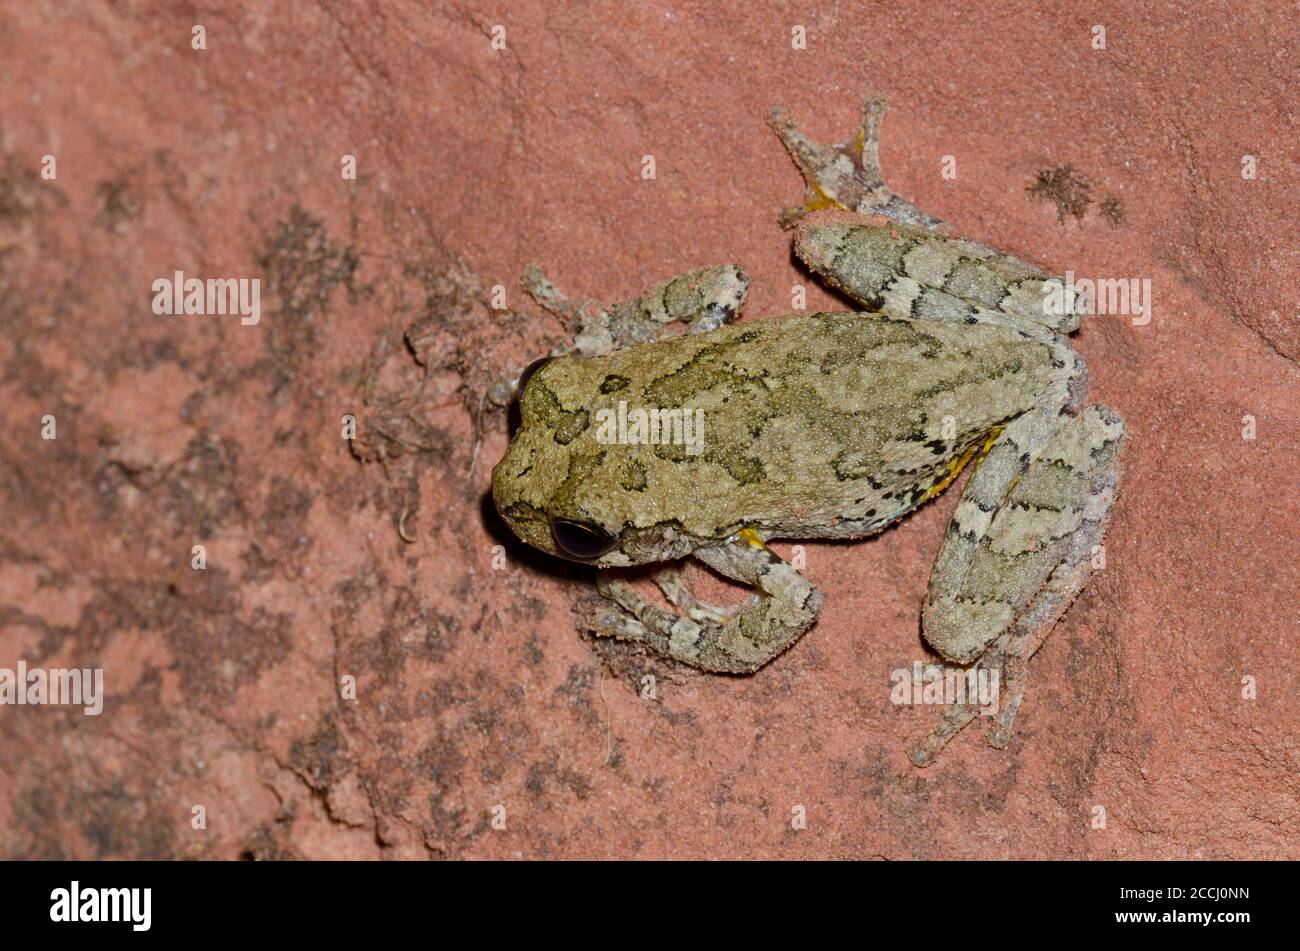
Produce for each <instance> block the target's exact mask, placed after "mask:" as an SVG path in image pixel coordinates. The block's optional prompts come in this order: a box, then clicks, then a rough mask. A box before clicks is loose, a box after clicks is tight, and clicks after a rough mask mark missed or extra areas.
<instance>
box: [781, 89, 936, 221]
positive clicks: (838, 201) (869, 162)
mask: <svg viewBox="0 0 1300 951" xmlns="http://www.w3.org/2000/svg"><path fill="white" fill-rule="evenodd" d="M884 117H885V100H883V99H879V98H872V99H868V100H867V101H866V102H865V103H863V106H862V128H861V130H859V132H858V134H857V135H856V136H855V137H854V138H853V139H852V140H851V141H849V142H841V143H839V144H836V145H821V144H819V143H817V142H814V141H813V140H812V139H810V138H808V136H806V135H804V133H803V132H802V131H800V130H799V127H798V126H796V125H795V123H794V120H793V119H792V118H791V117H790V114H789V113H787V112H786V111H785V109H783V108H781V107H780V106H777V107H775V108H773V109H772V110H771V111H770V112H769V113H768V115H767V124H768V125H769V126H771V127H772V131H773V132H775V133H776V134H777V136H779V137H780V139H781V143H782V144H783V145H784V146H785V148H786V151H788V152H789V153H790V157H791V158H792V159H794V164H795V165H797V166H798V167H799V171H800V172H802V173H803V177H804V179H805V180H806V181H807V183H808V191H807V197H806V199H805V201H804V203H803V204H802V205H800V206H798V207H797V208H789V209H787V210H786V211H785V212H783V213H782V215H781V227H783V228H793V227H794V226H795V225H796V224H798V223H799V220H800V219H801V218H803V216H804V215H806V214H808V213H810V212H813V211H820V210H823V209H827V208H843V209H844V210H846V211H855V212H858V213H860V214H877V215H884V216H886V217H888V218H892V219H894V220H895V221H900V222H903V223H904V224H912V225H924V226H926V227H935V226H936V225H938V224H940V221H939V219H938V218H935V217H933V216H931V215H927V214H926V213H925V212H923V211H921V209H919V208H917V207H916V206H915V205H913V204H911V203H910V202H906V201H904V200H903V199H901V198H899V197H898V196H897V195H895V194H894V193H893V192H891V191H890V190H889V186H887V185H886V184H885V176H884V174H883V173H882V172H881V170H880V138H879V133H880V123H881V121H882V120H883V119H884Z"/></svg>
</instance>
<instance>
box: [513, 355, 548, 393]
mask: <svg viewBox="0 0 1300 951" xmlns="http://www.w3.org/2000/svg"><path fill="white" fill-rule="evenodd" d="M553 359H555V358H554V357H540V358H539V359H537V360H534V361H533V362H532V363H530V364H528V366H526V367H524V371H523V372H522V373H520V374H519V382H518V383H516V384H515V399H520V398H521V397H522V396H523V395H524V387H525V386H527V385H528V381H529V380H531V379H532V378H533V374H534V373H536V372H537V371H538V370H540V369H541V368H542V367H543V366H545V365H546V364H547V363H550V362H551V360H553Z"/></svg>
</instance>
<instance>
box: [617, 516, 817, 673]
mask: <svg viewBox="0 0 1300 951" xmlns="http://www.w3.org/2000/svg"><path fill="white" fill-rule="evenodd" d="M694 554H695V557H696V558H698V559H699V560H700V561H702V562H704V563H705V564H706V565H708V566H709V567H710V568H713V569H714V570H715V571H717V572H718V573H719V574H721V575H723V576H724V577H727V578H730V579H732V580H733V581H739V582H741V583H743V584H747V585H750V586H752V587H755V588H757V589H758V590H759V591H761V592H762V596H760V597H759V598H758V599H757V600H756V601H753V602H752V603H750V604H747V605H745V606H743V607H742V608H740V609H739V610H728V609H719V608H713V607H712V606H709V605H702V604H701V603H700V602H696V601H694V599H693V597H692V598H691V600H690V602H689V603H688V604H685V605H683V606H686V607H688V613H690V614H691V615H693V616H691V617H687V616H683V615H681V614H677V613H676V612H674V611H668V610H665V609H664V608H661V607H659V606H658V605H656V604H654V603H652V602H651V601H649V600H648V599H647V598H645V597H644V596H643V595H642V594H641V593H640V592H639V591H637V590H636V589H635V588H633V587H632V586H631V585H630V584H628V583H627V582H625V581H623V580H621V579H618V578H615V577H613V576H612V575H611V573H610V572H608V571H602V572H600V573H599V574H598V576H597V586H598V589H599V591H600V593H601V594H602V595H604V596H605V597H607V598H609V599H610V600H612V601H614V602H615V603H616V604H617V605H618V606H619V607H620V608H622V609H623V611H626V612H628V614H630V615H631V617H628V615H625V614H622V613H621V612H617V611H615V612H610V613H609V615H608V616H607V617H606V618H604V621H603V623H602V624H601V625H600V629H598V630H597V633H598V634H603V635H607V636H615V637H621V638H626V639H631V640H639V641H643V642H644V643H645V644H646V645H647V646H649V647H650V648H652V649H653V650H655V651H657V652H658V653H660V654H663V655H665V656H667V657H671V658H673V659H674V660H679V661H681V662H682V663H685V664H690V665H691V666H693V667H699V668H701V669H702V670H708V671H714V672H718V673H751V672H753V671H755V670H757V669H758V668H760V667H762V666H763V665H764V664H766V663H767V662H768V661H770V660H771V659H772V658H773V657H775V656H776V655H777V654H780V653H781V652H782V651H784V650H785V649H786V648H788V647H789V646H790V645H792V644H793V643H794V642H795V641H796V640H798V639H799V636H800V635H801V634H803V632H804V631H806V630H808V628H809V627H811V626H812V624H813V622H814V621H816V620H817V615H818V612H819V611H820V610H821V601H822V596H821V592H819V591H818V590H817V589H816V588H814V587H813V586H812V585H811V584H810V583H809V582H808V579H806V578H805V577H804V576H803V575H801V574H800V573H799V572H798V570H797V569H795V568H793V567H792V566H791V565H789V564H788V563H786V562H785V561H784V560H782V559H781V557H780V556H779V555H777V554H776V552H774V551H773V550H772V549H771V548H768V547H767V545H765V544H764V543H763V541H762V539H761V538H760V537H759V536H758V534H757V533H756V532H753V531H750V530H747V531H744V532H741V533H740V534H739V535H738V536H736V538H735V539H734V540H732V541H731V542H729V543H728V544H726V545H722V546H719V547H715V548H702V549H699V550H697V551H696V552H695V553H694ZM667 593H669V597H670V599H671V600H677V598H676V597H675V596H674V594H673V593H671V592H667ZM690 606H694V607H695V608H696V610H689V608H690Z"/></svg>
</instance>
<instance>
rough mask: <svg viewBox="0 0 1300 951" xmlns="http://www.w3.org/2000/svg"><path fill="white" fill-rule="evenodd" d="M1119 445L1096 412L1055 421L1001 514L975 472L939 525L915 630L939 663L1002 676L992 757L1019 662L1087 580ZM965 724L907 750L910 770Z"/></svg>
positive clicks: (1009, 715)
mask: <svg viewBox="0 0 1300 951" xmlns="http://www.w3.org/2000/svg"><path fill="white" fill-rule="evenodd" d="M1123 436H1124V424H1123V422H1122V421H1121V419H1120V418H1119V416H1118V415H1117V414H1116V413H1115V412H1114V411H1113V410H1111V409H1109V408H1107V407H1105V406H1101V405H1093V406H1089V407H1087V408H1086V409H1084V410H1083V412H1082V413H1080V414H1079V415H1078V416H1077V417H1074V418H1070V417H1065V418H1063V419H1062V421H1061V424H1060V426H1059V428H1058V429H1057V430H1056V431H1055V432H1054V433H1053V434H1052V436H1051V438H1050V439H1049V440H1048V441H1047V443H1046V444H1045V445H1044V446H1043V448H1042V450H1041V452H1039V453H1037V455H1036V458H1034V459H1033V461H1032V462H1031V463H1030V464H1029V465H1028V466H1027V467H1026V468H1025V469H1024V471H1023V474H1022V475H1020V476H1019V477H1017V478H1015V479H1013V480H1012V481H1011V482H1010V484H1009V486H1008V487H1007V489H1006V491H1005V493H1004V496H1003V498H1002V499H1001V500H1000V503H999V504H994V505H989V504H988V503H987V500H986V499H985V498H983V497H981V495H980V487H977V486H976V485H975V483H976V481H977V479H978V478H979V476H980V474H981V472H980V471H977V472H976V473H975V475H974V476H972V478H971V484H970V485H968V486H967V491H966V494H964V495H963V497H962V501H961V503H960V504H959V506H958V510H957V513H956V514H955V515H954V517H953V521H952V523H951V524H950V525H949V528H948V534H947V536H946V537H945V539H944V544H943V548H942V549H941V551H940V553H939V558H938V560H937V561H936V563H935V568H934V573H933V575H932V576H931V579H930V591H929V593H928V595H927V599H926V605H925V610H924V612H923V615H922V627H923V630H924V633H925V638H926V640H927V641H928V642H929V643H930V645H931V646H932V647H934V648H935V649H936V650H937V651H938V652H939V653H940V654H942V655H943V656H944V657H945V658H946V659H947V660H949V661H951V662H953V663H956V664H963V665H964V664H970V663H971V662H972V661H974V662H975V666H976V667H977V668H985V669H989V670H998V671H999V672H1000V676H1001V692H1002V694H1003V696H1002V699H1001V702H1000V704H999V711H998V715H997V719H996V721H995V724H994V728H993V732H992V734H991V736H990V741H991V742H992V744H993V745H994V746H996V747H999V748H1002V747H1005V746H1006V745H1007V743H1008V742H1009V740H1010V736H1011V726H1012V721H1013V720H1014V718H1015V715H1016V711H1017V710H1018V709H1019V707H1020V702H1021V699H1022V698H1023V695H1024V667H1025V664H1026V662H1027V661H1028V660H1029V658H1030V657H1032V656H1033V654H1034V653H1035V652H1036V651H1037V650H1038V648H1039V647H1040V646H1041V645H1042V643H1043V641H1044V640H1045V639H1046V638H1047V635H1048V634H1049V633H1050V632H1051V629H1052V626H1053V625H1054V624H1055V623H1056V621H1057V619H1058V618H1060V616H1061V615H1062V614H1063V613H1064V612H1065V609H1066V608H1067V607H1069V605H1070V602H1071V601H1072V600H1073V599H1074V598H1075V596H1076V595H1078V593H1079V592H1080V591H1081V590H1083V587H1084V586H1085V585H1086V584H1087V582H1088V579H1089V578H1090V577H1091V574H1092V560H1093V557H1094V549H1095V546H1097V545H1099V544H1100V543H1101V538H1102V535H1103V533H1104V531H1105V526H1106V520H1107V518H1108V516H1109V513H1110V509H1111V505H1112V504H1113V502H1114V497H1115V490H1116V487H1117V485H1118V481H1119V451H1120V447H1121V444H1122V442H1123ZM981 469H983V466H981ZM995 475H996V474H995ZM999 481H1000V480H999ZM973 488H974V489H975V491H972V489H973ZM983 488H984V489H985V490H987V485H986V486H984V487H983ZM990 514H991V516H992V517H991V518H989V515H990ZM974 715H975V714H974V713H972V712H971V710H970V709H969V708H965V709H963V708H962V707H956V708H954V709H953V710H950V711H949V713H948V715H947V716H946V717H945V718H944V721H943V722H942V723H941V724H940V726H939V727H937V728H936V729H935V730H934V731H932V732H931V733H930V734H929V736H927V737H926V738H924V739H923V740H922V741H921V742H920V743H919V744H918V745H917V747H916V748H915V750H914V752H913V762H915V763H916V764H917V765H919V766H924V765H928V764H929V763H930V762H932V761H933V760H934V757H935V756H936V755H937V754H938V752H939V751H940V750H941V749H942V748H943V746H944V745H945V744H946V743H947V742H948V740H949V739H951V738H952V736H954V735H955V734H956V733H957V731H958V730H960V729H961V728H962V727H963V726H965V725H966V724H967V723H969V722H970V721H971V720H972V719H973V718H974Z"/></svg>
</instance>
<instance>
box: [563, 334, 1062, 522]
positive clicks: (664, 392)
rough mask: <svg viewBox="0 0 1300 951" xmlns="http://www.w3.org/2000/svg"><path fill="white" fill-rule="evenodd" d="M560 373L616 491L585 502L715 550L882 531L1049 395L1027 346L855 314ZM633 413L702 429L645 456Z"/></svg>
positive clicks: (588, 449) (586, 438) (587, 440)
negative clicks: (683, 419) (733, 540)
mask: <svg viewBox="0 0 1300 951" xmlns="http://www.w3.org/2000/svg"><path fill="white" fill-rule="evenodd" d="M561 359H562V360H563V361H564V362H565V363H566V364H568V366H567V368H565V369H564V370H563V372H559V371H560V370H561V368H560V367H557V368H556V371H557V372H553V373H548V374H547V380H548V383H547V385H548V387H550V390H551V392H553V394H554V397H555V398H556V400H557V401H558V406H560V407H563V408H564V409H566V410H569V411H578V410H579V408H582V409H585V410H586V416H585V421H586V422H587V423H588V425H587V426H586V427H585V428H584V429H583V430H582V432H580V433H578V434H576V435H575V437H574V439H573V443H572V444H571V445H570V446H569V448H570V450H573V451H575V452H577V453H578V454H580V455H585V456H587V457H588V458H590V459H591V462H592V464H593V465H594V466H595V467H597V468H598V469H599V470H601V471H603V472H604V473H605V474H606V475H607V476H611V477H610V478H588V479H587V480H586V486H585V487H584V486H583V485H574V486H571V487H570V488H571V490H572V492H573V493H574V495H573V500H574V501H575V502H578V503H579V504H580V505H582V496H584V495H587V496H589V498H588V499H587V500H586V504H585V505H583V507H586V508H590V509H592V510H593V511H594V510H601V511H603V512H604V513H605V514H607V515H614V516H618V515H619V514H621V513H619V512H616V511H612V509H615V508H617V507H618V506H619V505H620V504H624V505H626V513H625V514H626V518H625V521H626V522H629V523H632V524H639V525H647V526H648V525H653V524H655V523H656V522H658V521H670V520H671V521H674V522H676V523H678V525H679V526H680V528H681V529H683V530H685V531H687V532H689V533H690V534H692V535H696V536H700V537H709V538H715V537H721V536H723V535H725V534H727V533H729V532H731V531H734V530H735V529H736V528H737V527H739V526H740V525H757V526H760V527H763V528H765V529H767V530H769V531H771V532H772V533H773V534H774V535H775V536H777V537H827V536H843V535H855V534H866V533H868V532H870V531H873V530H876V529H878V528H879V527H881V526H883V525H885V524H887V523H888V522H889V521H892V520H893V519H894V518H896V517H898V515H900V514H902V513H904V512H906V511H908V510H910V509H911V508H914V507H915V506H916V505H917V504H919V502H920V501H921V500H923V499H924V498H927V497H928V496H929V495H930V494H933V493H934V492H935V491H936V490H937V488H939V487H941V486H942V485H943V484H945V482H946V480H947V479H948V478H949V477H950V476H951V475H952V474H953V473H954V469H955V468H956V467H957V466H958V464H959V462H961V461H964V459H966V458H969V456H970V454H971V452H973V451H975V449H976V448H977V447H978V446H979V445H981V444H982V443H983V442H984V440H985V439H986V437H987V436H988V434H989V433H990V432H992V431H994V430H995V429H996V428H997V427H999V426H1001V425H1004V424H1005V423H1006V422H1008V421H1009V420H1011V419H1014V418H1015V417H1017V416H1019V415H1020V414H1022V413H1024V412H1026V411H1027V410H1029V409H1030V408H1031V407H1033V406H1034V405H1036V403H1037V402H1038V400H1039V399H1040V398H1041V396H1042V394H1043V393H1044V392H1045V391H1046V390H1047V388H1048V387H1050V386H1051V383H1052V379H1053V376H1052V374H1053V371H1052V367H1051V361H1052V354H1051V350H1050V348H1049V347H1048V346H1047V345H1046V344H1044V343H1042V342H1039V341H1035V340H1031V339H1026V338H1025V337H1024V336H1023V335H1021V334H1019V333H1018V332H1017V331H1016V330H1014V329H1009V328H1007V327H1002V326H996V325H989V324H978V325H961V324H942V323H934V322H927V321H914V320H906V319H890V318H884V317H881V316H880V315H878V314H861V313H852V312H846V313H828V314H814V315H794V316H786V317H775V318H767V319H762V320H754V321H747V322H745V323H742V324H738V325H731V326H729V327H725V328H723V329H721V330H718V331H715V332H713V333H708V334H698V335H693V336H682V337H674V338H671V339H668V340H663V341H660V342H658V343H654V344H650V345H645V346H638V347H633V348H629V349H627V350H622V351H618V352H615V353H612V354H608V355H605V356H600V357H589V358H561ZM557 362H558V361H557ZM637 410H645V411H651V410H655V411H662V410H682V411H683V412H684V414H685V415H687V416H690V417H691V418H692V419H693V420H695V421H701V422H702V430H701V431H699V432H698V433H692V432H683V433H682V437H681V438H678V432H679V431H678V430H677V429H675V428H673V425H669V426H668V427H667V429H664V428H663V427H660V430H661V431H660V432H659V433H658V434H657V438H656V440H655V441H654V442H650V441H649V439H650V438H651V437H653V436H654V433H653V432H652V431H651V432H646V431H645V430H641V431H637V425H636V420H637V415H636V411H637ZM672 422H673V423H675V420H673V421H672ZM692 436H694V437H697V438H695V440H694V442H692V440H691V438H690V437H692ZM587 471H588V472H592V470H591V468H590V467H588V470H587ZM592 474H594V473H592ZM613 476H617V478H613ZM629 486H631V487H632V489H631V490H628V487H629ZM617 487H622V488H621V489H620V488H617ZM620 491H626V498H623V499H620V498H618V497H617V496H618V495H619V492H620Z"/></svg>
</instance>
